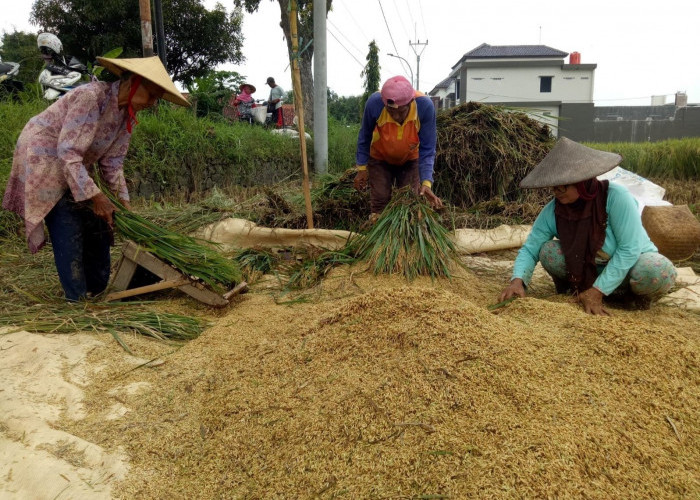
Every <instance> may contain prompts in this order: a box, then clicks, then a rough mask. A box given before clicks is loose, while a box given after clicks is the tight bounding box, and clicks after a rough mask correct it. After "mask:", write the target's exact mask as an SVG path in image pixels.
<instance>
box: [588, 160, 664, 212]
mask: <svg viewBox="0 0 700 500" xmlns="http://www.w3.org/2000/svg"><path fill="white" fill-rule="evenodd" d="M598 179H599V180H601V181H602V180H608V181H610V182H615V183H617V184H622V185H623V186H625V187H626V188H627V189H629V191H630V193H632V196H634V197H635V199H636V200H637V202H638V203H639V213H640V214H641V213H642V210H644V207H645V206H647V205H649V206H657V205H671V203H669V202H668V201H665V200H664V195H665V194H666V190H665V189H664V188H662V187H661V186H659V185H657V184H654V183H653V182H651V181H650V180H648V179H645V178H644V177H642V176H641V175H638V174H635V173H634V172H630V171H629V170H625V169H624V168H622V167H615V168H613V169H612V170H611V171H609V172H605V173H604V174H603V175H599V176H598Z"/></svg>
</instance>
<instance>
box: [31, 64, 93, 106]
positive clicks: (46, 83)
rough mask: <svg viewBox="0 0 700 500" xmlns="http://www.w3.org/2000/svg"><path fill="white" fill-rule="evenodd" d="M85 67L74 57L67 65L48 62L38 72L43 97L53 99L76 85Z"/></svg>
mask: <svg viewBox="0 0 700 500" xmlns="http://www.w3.org/2000/svg"><path fill="white" fill-rule="evenodd" d="M87 73H88V70H87V67H86V66H85V65H84V64H82V63H81V62H80V61H78V60H77V59H76V58H74V57H73V58H71V60H70V62H69V63H68V64H67V65H65V66H64V65H59V64H49V63H47V64H46V65H45V66H44V69H43V70H42V71H41V73H39V84H40V85H41V88H42V89H43V90H44V99H48V100H49V101H53V100H54V99H58V98H59V97H61V96H62V95H65V94H66V93H67V92H69V91H70V90H72V89H74V88H75V87H77V86H78V84H79V82H80V80H82V78H83V75H84V74H87Z"/></svg>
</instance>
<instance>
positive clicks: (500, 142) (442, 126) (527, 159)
mask: <svg viewBox="0 0 700 500" xmlns="http://www.w3.org/2000/svg"><path fill="white" fill-rule="evenodd" d="M553 145H554V138H553V137H552V135H551V133H550V131H549V128H548V127H547V126H546V125H543V124H541V123H540V122H538V121H536V120H534V119H532V118H530V117H528V116H527V115H526V114H525V113H522V112H517V111H515V110H508V109H506V108H504V107H502V106H491V105H487V104H479V103H475V102H468V103H465V104H461V105H459V106H456V107H454V108H451V109H450V110H448V111H445V112H442V113H440V114H438V117H437V151H436V156H435V187H436V190H437V195H438V196H440V197H442V198H443V200H444V201H448V202H450V203H451V204H453V205H456V206H458V207H462V208H469V207H471V206H472V205H474V204H476V203H478V202H480V201H488V200H491V199H493V198H500V199H502V200H504V201H515V200H519V199H521V198H522V192H521V190H520V188H519V187H518V185H519V183H520V181H521V180H522V179H523V177H525V175H527V173H528V172H529V171H530V170H531V169H532V168H533V167H534V166H535V165H536V164H537V163H538V162H540V161H541V160H542V158H544V157H545V155H546V154H547V153H548V152H549V150H550V149H551V148H552V146H553Z"/></svg>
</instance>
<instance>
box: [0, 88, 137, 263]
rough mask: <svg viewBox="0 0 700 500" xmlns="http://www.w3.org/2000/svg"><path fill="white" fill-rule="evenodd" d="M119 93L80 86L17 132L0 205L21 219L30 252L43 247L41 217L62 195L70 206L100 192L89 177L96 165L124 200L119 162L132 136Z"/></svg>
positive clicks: (121, 161)
mask: <svg viewBox="0 0 700 500" xmlns="http://www.w3.org/2000/svg"><path fill="white" fill-rule="evenodd" d="M118 93H119V82H115V83H105V82H95V83H90V84H87V85H83V86H80V87H78V88H77V89H75V90H72V91H71V92H69V93H68V94H66V95H65V96H63V97H61V98H60V99H59V100H58V101H56V102H55V103H54V104H52V105H51V106H50V107H48V108H47V109H46V110H44V111H43V112H42V113H40V114H38V115H36V116H35V117H33V118H32V119H31V120H29V122H27V125H26V126H25V127H24V130H22V133H21V134H20V136H19V139H18V140H17V146H16V147H15V153H14V158H13V161H12V170H11V172H10V177H9V180H8V182H7V188H6V190H5V197H4V199H3V204H2V205H3V207H4V208H6V209H7V210H12V211H13V212H16V213H17V214H19V215H20V216H21V217H22V218H23V219H24V222H25V231H26V237H27V243H28V245H29V250H30V251H31V252H32V253H34V252H37V251H38V250H39V249H40V248H41V247H42V246H44V244H45V243H46V239H45V236H44V224H43V220H44V217H46V215H47V214H48V213H49V212H50V211H51V209H52V208H53V207H54V206H55V205H56V203H57V202H58V200H60V199H61V197H62V196H63V195H64V194H65V193H66V192H67V191H70V193H71V194H72V195H73V198H74V199H75V201H84V200H88V199H90V198H92V197H93V196H95V195H97V194H98V193H99V192H100V189H99V188H98V187H97V185H96V184H95V182H94V180H93V178H92V176H91V175H92V173H93V168H94V165H95V164H97V165H98V167H99V170H100V174H101V177H102V178H103V179H104V180H105V182H106V183H107V186H108V187H109V189H110V190H111V191H112V192H114V193H115V194H117V195H118V196H119V198H121V199H123V200H128V199H129V192H128V190H127V186H126V180H125V179H124V168H123V163H124V157H125V156H126V152H127V150H128V148H129V141H130V140H131V134H130V133H129V132H127V130H126V114H125V113H124V111H123V110H122V109H119V105H118Z"/></svg>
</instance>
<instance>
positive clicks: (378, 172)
mask: <svg viewBox="0 0 700 500" xmlns="http://www.w3.org/2000/svg"><path fill="white" fill-rule="evenodd" d="M436 138H437V133H436V121H435V107H434V106H433V102H432V101H431V100H430V98H429V97H427V96H426V95H425V94H423V93H422V92H418V91H417V90H414V88H413V86H412V85H411V83H410V82H409V81H408V80H406V78H404V77H403V76H394V77H391V78H389V79H388V80H387V81H386V82H385V83H384V85H383V86H382V90H381V92H375V93H374V94H372V95H371V96H370V97H369V99H367V103H366V104H365V109H364V115H363V117H362V125H361V127H360V133H359V135H358V138H357V152H356V155H355V161H356V164H357V175H356V176H355V181H354V186H355V189H357V190H363V189H366V188H367V185H369V190H370V209H371V212H372V213H371V215H370V220H376V219H377V218H378V217H379V214H380V213H381V212H382V210H384V207H386V205H387V204H388V203H389V200H391V192H392V189H393V187H394V185H395V186H396V187H397V188H401V187H404V186H411V187H412V188H413V190H414V191H415V193H416V194H420V195H421V196H425V198H426V199H427V201H428V202H429V203H430V204H431V205H432V206H433V208H436V209H439V208H442V206H443V203H442V200H441V199H440V198H438V197H437V196H436V195H435V194H434V193H433V190H432V186H433V164H434V162H435V144H436Z"/></svg>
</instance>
